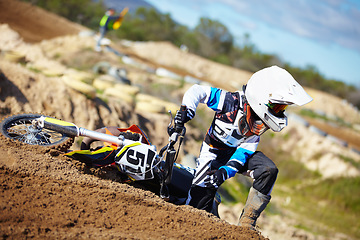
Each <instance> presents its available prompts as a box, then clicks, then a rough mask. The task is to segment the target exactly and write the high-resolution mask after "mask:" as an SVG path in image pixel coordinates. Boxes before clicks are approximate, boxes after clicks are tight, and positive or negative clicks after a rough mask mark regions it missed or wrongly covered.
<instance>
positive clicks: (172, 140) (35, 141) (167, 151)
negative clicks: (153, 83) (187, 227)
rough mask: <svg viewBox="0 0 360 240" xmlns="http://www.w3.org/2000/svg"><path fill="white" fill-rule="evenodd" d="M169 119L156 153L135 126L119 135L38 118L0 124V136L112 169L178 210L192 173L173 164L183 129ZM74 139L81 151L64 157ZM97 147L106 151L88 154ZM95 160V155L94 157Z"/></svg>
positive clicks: (216, 202) (214, 210)
mask: <svg viewBox="0 0 360 240" xmlns="http://www.w3.org/2000/svg"><path fill="white" fill-rule="evenodd" d="M169 114H170V118H171V119H170V123H169V124H168V126H167V134H168V136H169V141H168V143H167V144H166V145H165V146H164V147H162V148H161V150H160V151H159V152H157V150H156V147H155V146H154V145H151V144H150V141H149V139H148V137H147V136H146V134H145V133H144V132H143V131H142V130H141V129H140V128H139V127H138V126H137V125H132V126H130V127H129V128H124V129H122V128H116V127H105V128H101V129H97V130H95V131H93V130H89V129H85V128H82V127H78V126H77V125H75V124H74V123H71V122H66V121H63V120H59V119H56V118H53V117H49V116H45V115H41V114H18V115H13V116H9V117H7V118H5V119H3V121H2V122H1V123H0V132H1V134H2V135H4V136H5V137H6V138H9V139H11V140H14V141H18V142H22V143H24V144H29V145H39V146H43V147H47V148H51V149H56V150H59V151H62V152H64V154H65V155H67V156H69V157H72V158H74V159H76V160H78V161H81V162H84V163H85V164H87V165H88V166H90V167H104V166H110V167H115V168H117V169H118V173H119V174H120V175H121V179H123V180H122V181H121V182H123V183H129V182H136V183H139V184H140V185H142V186H144V187H145V189H147V190H150V191H152V192H154V193H155V194H157V195H159V196H160V197H161V198H162V199H164V200H165V201H168V202H171V203H173V204H176V205H183V204H185V202H186V199H187V196H188V191H189V189H190V187H191V184H192V179H193V178H194V174H195V169H193V168H190V167H187V166H184V165H182V164H179V163H176V159H177V157H178V151H179V149H180V146H181V144H182V142H183V139H184V136H185V133H186V128H185V127H182V128H181V129H178V128H175V126H174V124H173V122H174V119H173V117H172V114H171V112H170V111H169ZM75 137H84V138H83V140H82V143H81V150H74V151H69V149H70V147H71V146H72V144H73V143H74V139H75ZM97 141H102V142H104V144H103V145H105V146H98V147H97V148H95V149H93V148H92V144H93V143H94V142H97ZM175 145H177V148H178V149H176V148H175ZM94 154H95V155H96V154H99V155H97V156H96V157H93V155H94ZM99 156H100V157H99ZM220 202H221V197H220V195H219V194H216V196H215V198H214V201H213V208H212V213H213V214H214V215H215V216H218V217H219V214H218V205H219V204H220Z"/></svg>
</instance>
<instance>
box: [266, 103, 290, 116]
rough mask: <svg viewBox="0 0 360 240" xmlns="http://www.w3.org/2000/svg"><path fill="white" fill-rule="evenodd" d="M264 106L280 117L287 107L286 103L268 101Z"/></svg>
mask: <svg viewBox="0 0 360 240" xmlns="http://www.w3.org/2000/svg"><path fill="white" fill-rule="evenodd" d="M266 106H267V107H268V108H269V112H270V113H272V114H274V115H275V116H276V117H281V116H282V115H283V113H284V111H285V109H286V108H287V106H288V105H287V104H279V103H272V102H270V101H269V103H268V104H266Z"/></svg>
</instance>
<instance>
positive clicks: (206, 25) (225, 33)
mask: <svg viewBox="0 0 360 240" xmlns="http://www.w3.org/2000/svg"><path fill="white" fill-rule="evenodd" d="M194 31H195V34H196V36H197V39H198V42H200V43H201V45H200V46H199V49H197V52H198V54H200V55H201V56H204V57H208V58H216V56H218V55H224V54H229V53H230V50H231V49H232V47H233V42H234V38H233V36H232V35H231V33H230V31H229V30H228V29H227V27H226V26H225V25H223V24H222V23H220V22H219V21H214V20H211V19H209V18H201V19H200V22H199V24H198V25H197V26H196V27H195V30H194Z"/></svg>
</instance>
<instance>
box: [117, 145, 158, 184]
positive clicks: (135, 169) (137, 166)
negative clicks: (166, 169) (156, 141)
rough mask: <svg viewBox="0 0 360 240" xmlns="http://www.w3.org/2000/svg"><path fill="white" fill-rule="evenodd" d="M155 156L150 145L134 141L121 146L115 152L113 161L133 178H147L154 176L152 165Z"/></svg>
mask: <svg viewBox="0 0 360 240" xmlns="http://www.w3.org/2000/svg"><path fill="white" fill-rule="evenodd" d="M155 158H156V152H155V151H154V150H153V149H152V148H151V146H150V145H146V144H141V143H139V142H136V143H133V144H129V145H126V146H124V147H123V148H121V149H120V151H119V152H118V153H117V154H116V157H115V162H116V163H117V164H118V165H119V167H120V169H121V170H122V171H124V173H126V174H128V175H129V176H130V177H132V178H134V179H135V180H148V179H152V178H154V172H153V169H152V167H153V165H154V161H155Z"/></svg>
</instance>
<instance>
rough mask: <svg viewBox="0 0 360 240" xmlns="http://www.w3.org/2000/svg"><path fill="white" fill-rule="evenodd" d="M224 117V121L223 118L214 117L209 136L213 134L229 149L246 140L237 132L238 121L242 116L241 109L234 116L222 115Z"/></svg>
mask: <svg viewBox="0 0 360 240" xmlns="http://www.w3.org/2000/svg"><path fill="white" fill-rule="evenodd" d="M224 115H226V121H224V120H222V119H224V118H223V116H221V115H220V116H219V115H216V116H215V119H214V122H213V125H212V128H211V129H210V134H213V135H214V136H215V137H216V138H217V139H218V140H220V141H221V142H223V143H224V144H226V145H227V146H229V147H237V146H239V145H240V144H241V143H243V142H244V141H245V139H246V138H244V137H243V136H241V134H240V131H239V119H240V118H241V116H242V115H243V112H242V111H241V109H238V110H237V111H236V114H233V115H232V114H224Z"/></svg>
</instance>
